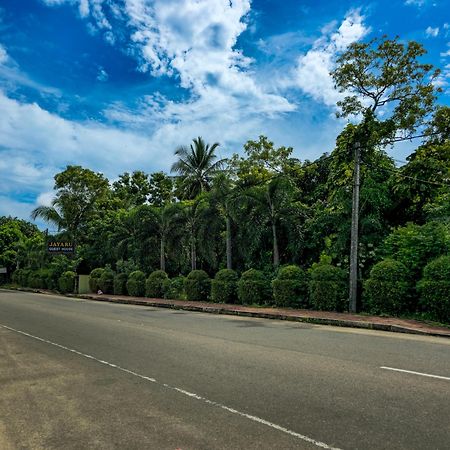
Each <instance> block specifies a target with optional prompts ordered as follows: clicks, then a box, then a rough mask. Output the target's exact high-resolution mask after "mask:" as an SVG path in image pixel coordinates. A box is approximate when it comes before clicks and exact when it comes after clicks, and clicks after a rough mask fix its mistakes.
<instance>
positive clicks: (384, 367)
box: [380, 366, 450, 381]
mask: <svg viewBox="0 0 450 450" xmlns="http://www.w3.org/2000/svg"><path fill="white" fill-rule="evenodd" d="M380 369H384V370H393V371H394V372H405V373H411V374H413V375H420V376H421V377H429V378H438V379H440V380H448V381H450V377H443V376H441V375H432V374H431V373H422V372H414V370H405V369H396V368H395V367H386V366H381V367H380Z"/></svg>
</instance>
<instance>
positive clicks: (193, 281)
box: [184, 270, 211, 301]
mask: <svg viewBox="0 0 450 450" xmlns="http://www.w3.org/2000/svg"><path fill="white" fill-rule="evenodd" d="M184 290H185V292H186V298H187V299H188V300H198V301H204V300H208V298H209V296H210V291H211V280H210V278H209V276H208V274H207V273H206V272H205V271H204V270H193V271H191V272H190V273H189V275H188V276H187V277H186V278H185V280H184Z"/></svg>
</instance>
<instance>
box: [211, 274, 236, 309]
mask: <svg viewBox="0 0 450 450" xmlns="http://www.w3.org/2000/svg"><path fill="white" fill-rule="evenodd" d="M238 279H239V277H238V274H237V273H236V272H235V271H234V270H231V269H222V270H219V271H218V272H217V273H216V276H215V277H214V280H212V281H211V300H212V301H213V302H216V303H237V299H238V298H237V283H238Z"/></svg>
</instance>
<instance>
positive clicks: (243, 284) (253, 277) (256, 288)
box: [237, 269, 272, 305]
mask: <svg viewBox="0 0 450 450" xmlns="http://www.w3.org/2000/svg"><path fill="white" fill-rule="evenodd" d="M237 289H238V298H239V302H240V303H242V304H247V305H253V304H257V305H262V304H264V303H270V302H271V300H272V293H271V289H270V281H269V280H268V279H267V277H266V275H265V274H264V273H263V272H261V271H259V270H256V269H249V270H247V271H246V272H244V273H243V274H242V275H241V278H240V280H239V281H238V285H237Z"/></svg>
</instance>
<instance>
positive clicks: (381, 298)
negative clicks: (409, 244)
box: [363, 259, 412, 315]
mask: <svg viewBox="0 0 450 450" xmlns="http://www.w3.org/2000/svg"><path fill="white" fill-rule="evenodd" d="M409 278H410V275H409V273H408V269H407V268H406V266H405V265H404V264H402V263H401V262H399V261H395V260H393V259H385V260H383V261H380V262H379V263H377V264H375V265H374V266H373V267H372V270H371V271H370V277H369V279H367V280H366V281H365V282H364V289H363V305H364V309H365V310H366V311H368V312H371V313H373V314H380V313H386V314H394V315H395V314H400V313H402V312H407V311H410V310H411V298H412V297H411V290H412V286H411V283H410V281H409Z"/></svg>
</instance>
